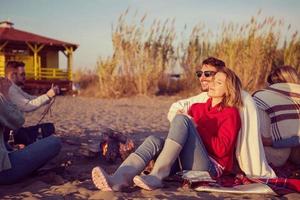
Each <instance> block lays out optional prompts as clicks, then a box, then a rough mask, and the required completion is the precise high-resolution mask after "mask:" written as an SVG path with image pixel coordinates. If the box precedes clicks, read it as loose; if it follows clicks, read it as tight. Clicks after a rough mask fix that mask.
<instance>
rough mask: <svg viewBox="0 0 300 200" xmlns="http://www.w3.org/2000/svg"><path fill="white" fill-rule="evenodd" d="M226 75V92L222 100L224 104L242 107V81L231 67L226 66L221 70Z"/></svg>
mask: <svg viewBox="0 0 300 200" xmlns="http://www.w3.org/2000/svg"><path fill="white" fill-rule="evenodd" d="M219 72H220V73H223V74H225V75H226V80H225V85H226V92H225V96H224V98H223V100H222V104H223V106H229V107H236V108H241V107H242V106H243V101H242V82H241V80H240V78H239V77H238V76H237V75H236V74H235V73H234V72H233V71H232V70H231V69H229V68H227V67H224V68H223V69H221V70H220V71H219Z"/></svg>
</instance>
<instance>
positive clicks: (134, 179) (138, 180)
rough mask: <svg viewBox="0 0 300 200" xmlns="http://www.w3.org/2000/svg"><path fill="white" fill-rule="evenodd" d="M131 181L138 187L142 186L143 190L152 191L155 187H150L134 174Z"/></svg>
mask: <svg viewBox="0 0 300 200" xmlns="http://www.w3.org/2000/svg"><path fill="white" fill-rule="evenodd" d="M133 182H134V184H135V185H136V186H138V187H140V188H142V189H144V190H148V191H152V190H154V189H155V188H152V187H150V186H149V185H147V184H146V183H145V182H144V180H143V179H142V178H141V177H139V176H135V177H134V178H133Z"/></svg>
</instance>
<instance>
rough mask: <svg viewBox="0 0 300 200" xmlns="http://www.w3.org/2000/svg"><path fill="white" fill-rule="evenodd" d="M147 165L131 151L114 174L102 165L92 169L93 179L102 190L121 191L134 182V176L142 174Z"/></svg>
mask: <svg viewBox="0 0 300 200" xmlns="http://www.w3.org/2000/svg"><path fill="white" fill-rule="evenodd" d="M145 167H146V163H145V162H144V160H143V159H142V158H141V157H140V156H138V155H137V154H135V153H131V154H130V155H129V156H128V157H127V158H126V159H125V160H124V162H123V163H122V164H121V165H120V166H119V167H118V169H117V170H116V172H115V173H114V174H113V175H108V174H107V173H106V172H105V171H104V170H103V169H101V168H100V167H95V168H94V169H93V170H92V180H93V182H94V184H95V186H96V187H97V188H98V189H100V190H102V191H121V190H122V189H123V188H124V187H128V186H131V185H132V184H133V181H132V179H133V177H134V176H136V175H137V174H140V173H141V172H142V170H143V169H144V168H145Z"/></svg>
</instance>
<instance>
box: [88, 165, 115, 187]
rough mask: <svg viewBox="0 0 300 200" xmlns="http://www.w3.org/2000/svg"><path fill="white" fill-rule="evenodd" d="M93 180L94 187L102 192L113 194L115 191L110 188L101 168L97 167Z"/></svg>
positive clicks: (93, 173) (93, 171) (93, 172)
mask: <svg viewBox="0 0 300 200" xmlns="http://www.w3.org/2000/svg"><path fill="white" fill-rule="evenodd" d="M92 180H93V183H94V185H95V186H96V187H97V188H98V189H99V190H101V191H107V192H111V191H113V190H112V188H111V187H110V185H109V183H108V181H107V178H106V173H105V172H104V171H103V170H102V169H101V168H100V167H95V168H93V170H92Z"/></svg>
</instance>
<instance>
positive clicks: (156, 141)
mask: <svg viewBox="0 0 300 200" xmlns="http://www.w3.org/2000/svg"><path fill="white" fill-rule="evenodd" d="M145 143H147V144H151V145H153V146H154V148H155V150H156V151H157V152H158V151H160V150H161V149H162V148H163V145H164V140H163V139H161V138H159V137H156V136H153V135H150V136H148V137H147V138H146V140H145Z"/></svg>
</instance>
